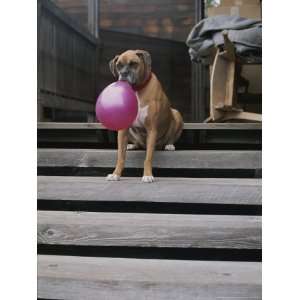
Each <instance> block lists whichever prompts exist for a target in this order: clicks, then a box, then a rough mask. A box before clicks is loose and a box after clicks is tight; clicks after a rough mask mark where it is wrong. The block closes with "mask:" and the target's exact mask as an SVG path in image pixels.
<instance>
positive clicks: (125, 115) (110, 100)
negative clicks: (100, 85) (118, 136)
mask: <svg viewBox="0 0 300 300" xmlns="http://www.w3.org/2000/svg"><path fill="white" fill-rule="evenodd" d="M137 113H138V102H137V98H136V95H135V92H134V90H133V89H132V87H131V86H130V84H129V83H128V82H127V81H117V82H114V83H112V84H110V85H109V86H107V87H106V88H105V89H104V90H103V91H102V93H101V94H100V95H99V97H98V99H97V103H96V116H97V120H98V121H99V122H101V123H102V124H103V125H104V126H105V127H106V128H108V129H111V130H120V129H125V128H129V127H130V126H131V125H132V123H133V121H134V120H135V118H136V116H137Z"/></svg>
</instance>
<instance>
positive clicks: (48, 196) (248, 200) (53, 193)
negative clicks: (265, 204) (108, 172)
mask: <svg viewBox="0 0 300 300" xmlns="http://www.w3.org/2000/svg"><path fill="white" fill-rule="evenodd" d="M141 187H142V188H141ZM38 199H41V201H43V200H53V201H57V200H68V201H111V202H115V201H124V202H156V203H163V202H164V203H205V204H237V205H261V179H238V178H234V179H233V178H227V179H226V178H225V179H224V178H156V181H155V183H154V185H151V184H143V183H141V178H135V177H134V178H132V177H131V178H129V177H122V178H121V180H120V181H119V182H111V181H106V180H105V178H104V177H71V176H38Z"/></svg>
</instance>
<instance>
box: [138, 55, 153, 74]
mask: <svg viewBox="0 0 300 300" xmlns="http://www.w3.org/2000/svg"><path fill="white" fill-rule="evenodd" d="M135 53H136V55H137V56H138V57H140V58H141V59H142V60H143V61H144V66H145V73H146V75H147V76H148V75H149V74H150V72H151V64H152V61H151V55H150V53H149V52H147V51H145V50H135Z"/></svg>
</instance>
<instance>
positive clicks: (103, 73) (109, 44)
mask: <svg viewBox="0 0 300 300" xmlns="http://www.w3.org/2000/svg"><path fill="white" fill-rule="evenodd" d="M99 35H100V39H101V42H102V46H103V47H102V48H101V53H100V61H101V64H100V70H99V71H100V75H99V76H100V78H99V85H98V88H99V90H98V92H99V91H101V90H102V89H103V88H104V87H105V86H106V85H108V84H109V83H111V82H112V81H113V80H115V79H114V78H113V76H112V74H111V72H110V70H109V66H108V63H109V61H110V60H111V59H112V58H114V56H115V55H117V54H120V53H121V52H123V51H125V50H127V49H145V50H147V51H149V52H150V53H151V57H152V70H153V72H154V73H155V74H156V75H157V77H158V78H159V80H160V81H161V83H162V86H163V88H164V90H165V92H166V94H167V96H168V97H169V99H170V101H171V103H172V106H173V107H174V108H176V109H178V110H179V111H180V112H181V113H182V114H183V117H184V120H185V121H190V120H191V62H190V59H189V55H188V49H187V47H186V45H185V44H184V43H183V42H176V41H168V40H162V39H158V38H151V37H145V36H140V35H134V34H128V33H122V32H114V31H108V30H101V31H100V33H99Z"/></svg>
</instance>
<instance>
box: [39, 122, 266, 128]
mask: <svg viewBox="0 0 300 300" xmlns="http://www.w3.org/2000/svg"><path fill="white" fill-rule="evenodd" d="M37 128H38V129H105V127H104V126H103V125H102V124H100V123H55V122H38V125H37ZM261 128H262V124H261V123H184V129H200V130H261Z"/></svg>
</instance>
